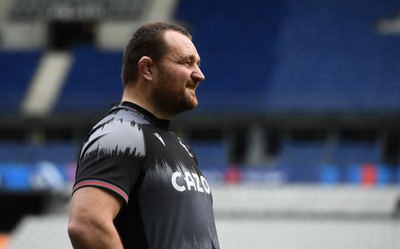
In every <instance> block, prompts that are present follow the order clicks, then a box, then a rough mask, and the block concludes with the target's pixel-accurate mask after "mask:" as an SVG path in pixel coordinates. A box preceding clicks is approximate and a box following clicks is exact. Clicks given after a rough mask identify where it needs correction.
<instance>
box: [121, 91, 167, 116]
mask: <svg viewBox="0 0 400 249" xmlns="http://www.w3.org/2000/svg"><path fill="white" fill-rule="evenodd" d="M141 96H142V95H141ZM141 96H137V95H135V94H129V93H127V91H124V94H123V96H122V101H128V102H132V103H134V104H136V105H138V106H140V107H142V108H144V109H146V110H147V111H149V112H151V113H152V114H153V115H154V116H156V117H157V118H158V119H164V120H171V119H172V118H173V115H168V114H165V113H162V112H160V111H159V110H158V108H156V107H154V105H152V104H151V103H150V102H149V101H148V100H146V97H141ZM148 99H150V98H148Z"/></svg>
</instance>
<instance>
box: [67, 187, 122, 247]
mask: <svg viewBox="0 0 400 249" xmlns="http://www.w3.org/2000/svg"><path fill="white" fill-rule="evenodd" d="M123 203H124V202H123V199H122V198H121V197H119V196H117V195H116V194H115V193H113V192H111V191H109V190H106V189H101V188H98V187H89V186H88V187H84V188H80V189H78V190H76V191H75V192H74V194H73V196H72V200H71V210H70V219H69V224H68V234H69V237H70V239H71V243H72V245H73V247H74V248H77V249H81V248H85V249H86V248H122V246H121V242H120V240H119V236H118V232H117V231H116V229H115V226H114V223H113V222H114V218H115V217H116V216H117V214H118V212H119V210H120V209H121V207H122V205H123Z"/></svg>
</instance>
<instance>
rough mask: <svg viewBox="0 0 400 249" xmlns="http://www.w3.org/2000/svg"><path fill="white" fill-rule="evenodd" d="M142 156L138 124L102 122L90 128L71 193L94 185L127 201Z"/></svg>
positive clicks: (142, 161)
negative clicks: (91, 129)
mask: <svg viewBox="0 0 400 249" xmlns="http://www.w3.org/2000/svg"><path fill="white" fill-rule="evenodd" d="M144 158H145V146H144V138H143V132H142V127H141V125H140V124H136V123H132V122H124V121H121V120H118V121H117V120H113V121H112V122H104V123H103V124H101V125H99V126H97V127H95V128H94V129H93V131H92V132H91V134H90V135H89V136H88V138H87V139H86V141H85V143H84V145H83V147H82V150H81V155H80V158H79V161H78V167H77V172H76V180H75V185H74V188H73V192H74V191H76V190H77V189H79V188H82V187H85V186H96V187H100V188H105V189H108V190H110V191H112V192H114V193H116V194H117V195H119V196H121V197H122V198H123V199H124V200H125V202H126V203H127V202H128V201H129V195H130V192H131V190H132V189H133V187H134V186H135V184H136V182H137V181H138V179H139V177H140V175H141V172H142V170H143V164H144Z"/></svg>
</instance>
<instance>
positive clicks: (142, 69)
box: [138, 56, 153, 80]
mask: <svg viewBox="0 0 400 249" xmlns="http://www.w3.org/2000/svg"><path fill="white" fill-rule="evenodd" d="M138 65H139V67H138V69H139V74H141V75H142V76H143V77H144V78H145V79H146V80H152V70H151V69H152V68H151V67H152V66H153V60H152V59H151V58H150V57H148V56H143V57H142V58H140V60H139V63H138Z"/></svg>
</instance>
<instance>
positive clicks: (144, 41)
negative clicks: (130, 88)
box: [121, 22, 192, 87]
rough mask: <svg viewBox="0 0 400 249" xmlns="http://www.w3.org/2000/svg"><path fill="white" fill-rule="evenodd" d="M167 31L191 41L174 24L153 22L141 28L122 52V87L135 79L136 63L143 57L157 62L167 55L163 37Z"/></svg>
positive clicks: (184, 32) (188, 34) (181, 28)
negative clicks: (174, 32)
mask: <svg viewBox="0 0 400 249" xmlns="http://www.w3.org/2000/svg"><path fill="white" fill-rule="evenodd" d="M168 30H173V31H177V32H179V33H181V34H183V35H185V36H187V37H189V38H190V39H192V36H191V34H190V33H189V32H188V31H187V30H186V29H185V28H183V27H181V26H179V25H176V24H171V23H165V22H154V23H149V24H145V25H143V26H141V27H140V28H139V29H138V30H137V31H136V32H135V33H134V34H133V35H132V37H131V38H130V40H129V42H128V44H127V45H126V47H125V50H124V55H123V64H122V72H121V78H122V82H123V85H124V87H125V86H127V85H128V84H130V83H132V82H133V81H135V80H136V79H137V70H138V62H139V60H140V59H141V58H142V57H143V56H148V57H150V58H151V59H152V60H155V61H157V60H160V59H161V58H162V57H163V56H164V55H165V54H166V53H167V49H168V47H167V44H166V42H165V40H164V36H163V35H164V34H165V32H166V31H168Z"/></svg>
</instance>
